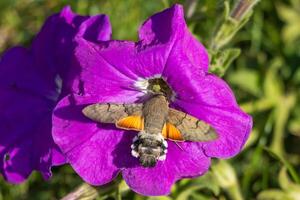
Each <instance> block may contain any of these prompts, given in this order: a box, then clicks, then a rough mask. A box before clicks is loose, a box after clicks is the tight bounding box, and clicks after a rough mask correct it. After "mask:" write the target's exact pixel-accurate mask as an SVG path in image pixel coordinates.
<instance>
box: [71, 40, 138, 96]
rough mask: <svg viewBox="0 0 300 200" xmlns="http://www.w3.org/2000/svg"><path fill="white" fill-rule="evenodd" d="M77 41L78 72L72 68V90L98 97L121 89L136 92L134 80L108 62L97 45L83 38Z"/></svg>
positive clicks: (116, 92)
mask: <svg viewBox="0 0 300 200" xmlns="http://www.w3.org/2000/svg"><path fill="white" fill-rule="evenodd" d="M77 42H78V46H77V48H76V49H75V55H76V62H77V65H75V66H77V68H78V70H79V72H76V71H74V70H73V71H74V73H75V74H74V75H71V76H74V77H76V76H77V78H75V80H74V82H73V85H72V87H73V91H75V92H76V91H77V94H81V95H82V94H85V95H92V96H95V97H96V96H99V98H100V97H101V98H105V97H107V96H115V95H117V94H118V93H119V92H120V91H122V90H126V91H127V92H128V93H131V94H134V95H135V94H136V93H138V91H136V89H135V88H134V83H135V81H134V80H132V79H130V78H129V77H128V76H126V75H125V73H126V72H122V71H121V70H120V68H118V67H114V66H112V65H111V64H110V63H108V62H107V60H106V59H105V58H103V56H102V55H101V54H100V53H99V46H98V45H96V44H93V43H91V42H88V41H86V40H84V39H79V40H78V41H77ZM114 60H118V59H114ZM76 74H79V75H76ZM73 79H74V78H73ZM128 95H130V94H128ZM140 95H143V94H142V93H140Z"/></svg>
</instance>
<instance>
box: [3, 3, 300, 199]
mask: <svg viewBox="0 0 300 200" xmlns="http://www.w3.org/2000/svg"><path fill="white" fill-rule="evenodd" d="M246 1H247V2H248V3H249V2H250V3H253V4H255V3H257V1H251V0H246ZM175 2H177V3H182V4H183V5H184V6H185V9H186V11H188V15H187V17H186V18H187V22H188V25H189V27H190V30H191V31H192V32H193V34H194V35H195V36H196V37H197V38H198V39H199V40H200V41H201V42H202V43H203V44H205V46H206V47H208V48H209V52H210V56H211V69H210V71H211V72H212V73H216V74H218V75H220V76H223V78H224V79H225V80H226V81H227V82H228V83H229V84H230V86H231V87H232V88H233V90H234V92H235V94H236V98H237V101H238V103H239V104H240V105H241V106H242V108H243V109H244V110H245V111H246V112H248V113H250V114H251V115H252V116H253V118H254V129H253V132H252V133H251V135H250V139H249V140H248V141H247V144H246V146H245V147H244V150H243V152H242V153H241V154H239V155H238V156H237V157H235V158H233V159H230V160H226V161H218V162H214V160H213V162H212V168H211V170H210V171H209V172H208V173H207V174H206V175H204V176H202V177H199V178H195V179H184V180H181V181H179V182H178V183H177V184H176V185H175V186H174V187H173V189H172V194H171V195H170V196H168V197H142V196H140V195H138V194H135V193H134V192H132V191H130V189H129V188H128V187H127V186H126V184H125V183H124V181H121V180H117V181H115V182H113V183H111V184H109V185H106V186H103V187H98V188H96V189H97V192H98V194H99V195H98V197H97V199H120V197H122V198H123V199H134V200H146V199H147V200H169V199H178V200H179V199H180V200H181V199H183V200H185V199H186V200H190V199H191V200H193V199H195V200H196V199H197V200H198V199H200V200H201V199H203V200H208V199H245V200H248V199H259V200H267V199H268V200H269V199H275V200H277V199H287V200H289V199H291V200H294V199H297V198H298V199H299V196H300V185H299V176H300V171H299V169H300V156H299V155H300V148H299V146H300V101H299V97H300V90H299V88H300V28H299V21H300V1H299V0H263V1H260V2H258V3H257V4H256V5H255V6H254V7H253V5H252V6H250V7H249V9H248V10H247V13H246V14H244V15H242V16H240V17H235V16H236V15H233V14H232V13H233V11H232V10H233V8H235V2H236V1H233V0H231V1H225V4H224V1H222V0H201V1H198V0H152V1H145V0H126V1H119V0H90V1H86V0H73V1H68V0H62V1H60V0H10V1H0V36H1V37H0V52H1V53H2V52H3V51H5V50H6V49H8V48H9V47H12V46H15V45H20V44H21V45H23V46H28V45H29V44H30V42H31V40H32V38H33V37H34V35H35V34H36V33H37V31H38V30H39V29H40V27H41V25H42V24H43V22H44V21H45V18H46V17H47V16H49V15H51V14H53V13H54V12H58V11H59V10H60V9H61V8H62V7H63V6H64V5H67V4H70V5H71V6H72V9H73V10H74V11H75V12H78V13H80V14H84V15H87V14H96V13H105V14H108V15H109V16H110V20H111V22H112V26H113V38H114V39H131V40H135V39H137V32H136V30H137V29H138V27H139V25H140V24H141V23H142V22H143V21H144V20H145V19H146V18H147V17H148V16H150V15H151V14H153V13H155V12H157V11H159V10H162V9H164V8H166V7H168V6H170V5H172V4H173V3H175ZM220 13H221V14H220ZM222 13H223V14H222ZM81 184H82V180H81V179H80V177H78V176H77V175H76V173H75V172H74V171H73V170H72V168H71V167H69V166H62V167H56V168H55V169H54V170H53V177H52V179H51V180H49V181H44V180H43V179H42V178H41V176H40V175H39V174H38V173H33V174H32V176H31V177H30V178H29V180H28V181H26V182H25V183H23V184H21V185H11V184H8V183H5V182H4V180H2V178H0V200H13V199H58V198H61V197H63V196H65V195H67V194H68V193H70V192H71V191H72V190H74V189H76V188H77V187H78V186H80V185H81Z"/></svg>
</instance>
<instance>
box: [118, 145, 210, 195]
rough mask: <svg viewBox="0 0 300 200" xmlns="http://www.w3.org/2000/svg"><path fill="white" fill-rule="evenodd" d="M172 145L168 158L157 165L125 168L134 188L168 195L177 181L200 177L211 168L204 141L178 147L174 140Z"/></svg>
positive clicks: (138, 190) (149, 192) (125, 177)
mask: <svg viewBox="0 0 300 200" xmlns="http://www.w3.org/2000/svg"><path fill="white" fill-rule="evenodd" d="M168 144H169V147H168V153H167V158H166V160H165V161H159V162H158V163H157V165H156V166H155V167H154V168H145V167H142V166H140V165H138V164H137V165H133V167H131V168H126V169H124V170H123V171H122V174H123V178H124V179H125V181H126V182H127V184H128V185H129V187H130V188H131V189H132V190H134V191H135V192H137V193H139V194H142V195H147V196H159V195H167V194H169V193H170V190H171V186H172V185H173V184H174V183H175V182H176V181H177V180H179V179H181V178H188V177H189V178H191V177H196V176H200V175H202V174H204V173H205V172H206V171H207V170H208V168H209V166H210V159H209V158H208V157H206V156H205V155H204V153H203V151H202V148H201V145H200V144H198V143H196V142H182V143H178V146H177V145H176V144H175V143H174V142H171V141H168ZM135 162H137V159H136V160H135Z"/></svg>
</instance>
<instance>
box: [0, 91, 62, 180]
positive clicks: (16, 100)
mask: <svg viewBox="0 0 300 200" xmlns="http://www.w3.org/2000/svg"><path fill="white" fill-rule="evenodd" d="M0 96H1V101H0V109H1V113H0V121H1V123H0V133H1V134H0V172H1V173H2V174H3V176H4V177H5V178H6V180H8V181H9V182H12V183H19V182H22V181H23V180H25V179H26V178H27V177H28V176H29V175H30V174H31V172H32V170H39V171H41V173H42V174H43V176H44V177H45V178H49V177H50V175H51V172H50V168H51V166H52V165H59V164H62V163H63V162H64V160H63V159H62V158H61V157H62V156H61V155H59V151H58V149H57V146H56V145H55V144H54V142H53V140H52V137H51V110H50V109H48V108H49V104H50V105H51V102H50V103H49V102H47V101H45V100H44V99H43V98H41V97H38V96H35V95H32V94H27V93H23V92H22V90H18V89H17V90H14V89H10V90H8V89H4V88H0ZM52 151H55V152H56V153H55V154H53V153H52Z"/></svg>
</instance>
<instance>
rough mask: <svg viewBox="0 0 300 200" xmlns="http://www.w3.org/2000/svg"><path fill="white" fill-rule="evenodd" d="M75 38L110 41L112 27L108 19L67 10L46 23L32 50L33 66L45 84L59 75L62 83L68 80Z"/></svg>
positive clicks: (102, 16) (50, 18)
mask: <svg viewBox="0 0 300 200" xmlns="http://www.w3.org/2000/svg"><path fill="white" fill-rule="evenodd" d="M75 37H79V38H80V37H83V38H85V39H87V40H89V41H93V42H99V41H102V40H108V39H110V37H111V26H110V22H109V19H108V17H107V16H106V15H96V16H92V17H90V16H80V15H77V14H75V13H73V12H72V10H71V8H70V7H69V6H67V7H65V8H64V9H63V10H62V11H61V12H60V13H59V14H56V15H52V16H51V17H49V18H48V19H47V21H46V22H45V24H44V26H43V27H42V29H41V31H40V33H39V34H38V35H37V37H36V38H35V40H34V42H33V45H32V48H31V50H32V52H33V56H34V59H35V64H36V66H39V68H41V70H43V71H46V72H47V74H48V76H47V77H45V79H46V80H47V79H50V80H52V79H53V78H56V77H57V76H58V75H59V76H60V77H61V78H63V79H64V78H65V77H66V76H68V74H69V71H70V66H71V57H72V55H73V50H74V48H75V43H74V41H73V40H74V38H75ZM68 78H70V77H68ZM67 87H68V85H66V86H65V85H64V88H63V93H65V90H67V91H66V92H68V88H67Z"/></svg>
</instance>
